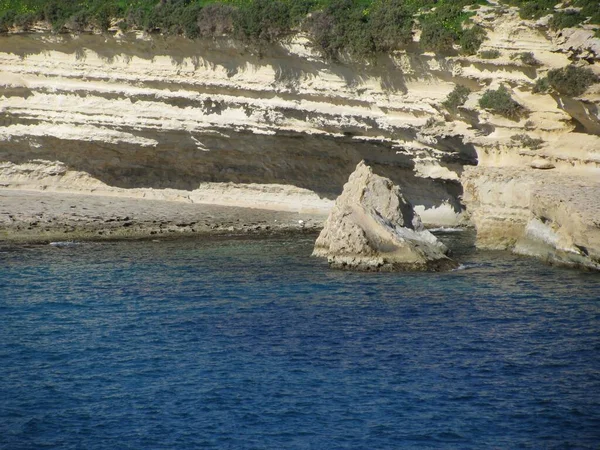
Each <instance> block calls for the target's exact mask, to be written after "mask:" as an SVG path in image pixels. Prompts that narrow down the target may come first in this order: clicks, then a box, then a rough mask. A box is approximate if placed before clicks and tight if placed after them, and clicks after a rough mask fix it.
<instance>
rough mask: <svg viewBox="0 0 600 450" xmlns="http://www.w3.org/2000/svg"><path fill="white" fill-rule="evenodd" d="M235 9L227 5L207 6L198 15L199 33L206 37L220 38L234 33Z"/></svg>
mask: <svg viewBox="0 0 600 450" xmlns="http://www.w3.org/2000/svg"><path fill="white" fill-rule="evenodd" d="M235 11H236V10H235V9H234V8H233V7H232V6H230V5H226V4H222V3H212V4H210V5H206V6H205V7H204V8H202V10H201V11H200V13H199V15H198V21H197V25H198V33H199V34H200V36H204V37H218V36H223V35H224V34H231V33H233V21H234V17H235Z"/></svg>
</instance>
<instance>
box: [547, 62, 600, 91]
mask: <svg viewBox="0 0 600 450" xmlns="http://www.w3.org/2000/svg"><path fill="white" fill-rule="evenodd" d="M597 82H598V77H596V75H595V74H594V72H592V71H591V70H590V69H584V68H581V67H577V66H567V67H563V68H562V69H553V70H550V71H549V72H548V84H549V85H550V87H552V89H554V90H555V91H556V92H558V93H559V94H563V95H568V96H571V97H576V96H578V95H581V94H583V93H584V92H585V90H586V89H587V88H588V87H590V86H591V85H592V84H594V83H597Z"/></svg>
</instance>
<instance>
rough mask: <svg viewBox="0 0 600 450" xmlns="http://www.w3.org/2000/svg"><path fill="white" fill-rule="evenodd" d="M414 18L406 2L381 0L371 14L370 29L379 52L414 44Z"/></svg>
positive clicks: (374, 6) (401, 0) (375, 4)
mask: <svg viewBox="0 0 600 450" xmlns="http://www.w3.org/2000/svg"><path fill="white" fill-rule="evenodd" d="M412 25H413V18H412V14H411V12H410V11H409V10H408V9H407V7H406V6H405V2H404V0H380V1H378V2H375V3H374V4H373V7H372V8H371V10H370V13H369V29H370V30H371V36H372V39H373V45H374V47H375V50H376V51H378V52H390V51H393V50H396V49H398V48H400V47H402V46H404V45H406V44H409V43H410V42H412Z"/></svg>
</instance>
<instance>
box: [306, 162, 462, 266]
mask: <svg viewBox="0 0 600 450" xmlns="http://www.w3.org/2000/svg"><path fill="white" fill-rule="evenodd" d="M447 252H448V249H447V248H446V246H445V245H444V244H442V243H441V242H439V241H438V240H437V238H436V237H435V236H434V235H433V234H431V233H430V232H429V231H427V230H425V228H424V227H423V224H422V222H421V218H420V217H419V215H418V214H417V213H416V212H415V211H414V209H413V207H412V205H411V204H410V203H409V202H408V201H406V200H405V199H404V197H403V196H402V193H401V192H400V188H399V187H398V186H396V185H394V184H393V183H392V181H391V180H389V179H388V178H384V177H381V176H379V175H375V174H373V171H372V169H371V168H370V167H369V166H367V165H366V164H365V163H364V161H361V162H360V163H359V164H358V166H356V170H355V171H354V172H353V173H352V175H350V178H349V179H348V182H347V183H346V184H345V185H344V190H343V192H342V194H341V195H340V196H339V197H338V198H337V200H336V202H335V205H334V207H333V209H332V210H331V213H330V214H329V217H328V218H327V221H326V222H325V227H324V228H323V230H322V231H321V234H320V235H319V237H318V238H317V241H316V243H315V248H314V251H313V256H318V257H325V258H327V260H328V262H329V265H330V266H331V267H334V268H340V269H354V270H364V271H407V270H415V271H422V270H433V271H438V270H449V269H453V268H456V267H457V266H458V264H457V263H456V262H455V261H453V260H451V259H450V258H448V257H447V256H446V253H447Z"/></svg>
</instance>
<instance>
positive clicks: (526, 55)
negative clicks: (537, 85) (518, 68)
mask: <svg viewBox="0 0 600 450" xmlns="http://www.w3.org/2000/svg"><path fill="white" fill-rule="evenodd" d="M510 59H512V60H515V59H518V60H519V61H521V62H522V63H523V64H526V65H528V66H539V65H540V62H539V61H538V60H537V59H535V56H533V53H532V52H521V53H515V54H513V55H511V56H510Z"/></svg>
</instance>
